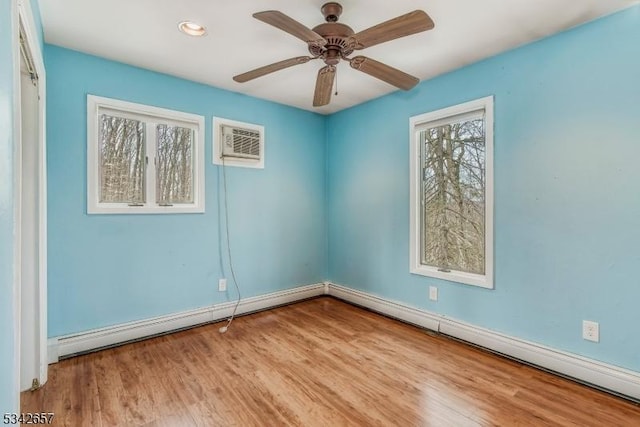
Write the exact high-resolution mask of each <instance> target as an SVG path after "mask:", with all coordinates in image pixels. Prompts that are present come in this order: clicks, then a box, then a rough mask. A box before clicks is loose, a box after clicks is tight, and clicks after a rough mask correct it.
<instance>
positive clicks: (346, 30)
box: [233, 2, 434, 107]
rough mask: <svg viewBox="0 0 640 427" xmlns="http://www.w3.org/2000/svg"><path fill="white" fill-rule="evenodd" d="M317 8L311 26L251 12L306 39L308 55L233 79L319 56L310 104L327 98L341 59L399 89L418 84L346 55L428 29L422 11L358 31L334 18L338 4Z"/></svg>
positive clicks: (275, 13) (380, 65)
mask: <svg viewBox="0 0 640 427" xmlns="http://www.w3.org/2000/svg"><path fill="white" fill-rule="evenodd" d="M320 11H321V12H322V15H324V18H325V20H326V23H324V24H320V25H318V26H316V27H314V28H313V29H312V30H311V29H309V28H307V27H305V26H304V25H302V24H301V23H299V22H298V21H296V20H294V19H293V18H290V17H288V16H287V15H285V14H284V13H282V12H279V11H277V10H267V11H264V12H258V13H254V14H253V17H254V18H256V19H258V20H260V21H262V22H265V23H267V24H270V25H273V26H274V27H276V28H279V29H281V30H282V31H286V32H287V33H289V34H291V35H293V36H295V37H297V38H299V39H301V40H302V41H304V42H305V43H307V45H308V47H309V52H310V53H311V55H312V56H298V57H295V58H290V59H285V60H284V61H280V62H276V63H273V64H270V65H265V66H264V67H260V68H256V69H255V70H251V71H248V72H246V73H243V74H239V75H237V76H235V77H233V80H235V81H236V82H239V83H244V82H248V81H249V80H253V79H255V78H258V77H262V76H264V75H266V74H270V73H273V72H275V71H279V70H283V69H285V68H288V67H292V66H294V65H298V64H304V63H307V62H309V61H311V60H312V59H322V60H323V61H324V63H325V64H326V65H325V66H324V67H322V68H321V69H320V71H318V78H317V80H316V89H315V94H314V96H313V106H314V107H320V106H323V105H327V104H328V103H329V101H330V100H331V91H332V88H333V81H334V78H335V75H336V65H337V64H338V62H340V60H341V59H343V60H345V61H347V62H349V65H350V66H351V68H354V69H356V70H358V71H362V72H363V73H366V74H369V75H370V76H373V77H376V78H378V79H380V80H382V81H385V82H387V83H389V84H391V85H393V86H396V87H398V88H400V89H403V90H409V89H411V88H413V87H414V86H415V85H417V84H418V82H419V81H420V80H419V79H418V78H417V77H414V76H412V75H409V74H407V73H405V72H403V71H400V70H398V69H396V68H393V67H390V66H389V65H386V64H383V63H382V62H378V61H376V60H374V59H371V58H368V57H366V56H361V55H358V56H354V57H351V58H350V57H349V55H351V54H352V53H353V51H354V50H361V49H365V48H367V47H371V46H374V45H377V44H380V43H384V42H388V41H390V40H395V39H398V38H401V37H405V36H409V35H411V34H416V33H420V32H422V31H427V30H431V29H432V28H433V27H434V23H433V20H432V19H431V18H430V17H429V15H427V14H426V13H425V12H424V11H422V10H414V11H413V12H409V13H407V14H405V15H401V16H398V17H396V18H393V19H390V20H388V21H385V22H383V23H381V24H378V25H375V26H373V27H371V28H367V29H366V30H363V31H360V32H359V33H355V32H354V31H353V30H352V29H351V27H349V26H347V25H345V24H342V23H339V22H338V18H339V17H340V14H341V13H342V6H340V4H338V3H335V2H330V3H326V4H324V5H323V6H322V8H321V9H320Z"/></svg>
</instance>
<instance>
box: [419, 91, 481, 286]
mask: <svg viewBox="0 0 640 427" xmlns="http://www.w3.org/2000/svg"><path fill="white" fill-rule="evenodd" d="M410 132H411V223H410V229H411V230H410V243H411V247H410V249H411V250H410V256H411V262H410V268H411V272H412V273H414V274H420V275H425V276H431V277H436V278H441V279H446V280H450V281H456V282H460V283H465V284H470V285H477V286H481V287H486V288H492V287H493V97H487V98H482V99H479V100H476V101H471V102H468V103H465V104H461V105H457V106H454V107H449V108H445V109H442V110H438V111H434V112H431V113H426V114H422V115H419V116H415V117H412V118H411V120H410Z"/></svg>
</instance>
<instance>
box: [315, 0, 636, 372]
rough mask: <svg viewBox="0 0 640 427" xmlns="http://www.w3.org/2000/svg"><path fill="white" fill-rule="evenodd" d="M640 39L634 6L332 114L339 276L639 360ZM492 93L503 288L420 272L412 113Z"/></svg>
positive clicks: (333, 240)
mask: <svg viewBox="0 0 640 427" xmlns="http://www.w3.org/2000/svg"><path fill="white" fill-rule="evenodd" d="M639 41H640V6H636V7H633V8H631V9H627V10H626V11H623V12H620V13H618V14H615V15H612V16H610V17H607V18H604V19H601V20H598V21H595V22H593V23H590V24H587V25H584V26H581V27H579V28H576V29H574V30H571V31H568V32H565V33H562V34H560V35H557V36H554V37H551V38H548V39H545V40H542V41H540V42H537V43H534V44H530V45H527V46H524V47H522V48H519V49H516V50H513V51H510V52H508V53H505V54H502V55H499V56H496V57H493V58H491V59H488V60H485V61H483V62H480V63H476V64H474V65H471V66H469V67H466V68H463V69H460V70H458V71H455V72H452V73H450V74H447V75H443V76H441V77H438V78H435V79H432V80H429V81H426V82H424V83H422V84H421V85H419V86H418V87H417V89H415V90H414V91H411V92H409V93H400V92H396V93H393V94H391V95H389V96H386V97H383V98H380V99H377V100H374V101H372V102H369V103H366V104H363V105H360V106H357V107H354V108H351V109H349V110H345V111H343V112H340V113H338V114H335V115H333V116H331V117H330V118H329V122H328V129H329V137H328V140H329V145H328V150H329V154H328V156H329V171H330V174H329V176H328V194H329V200H328V202H329V214H328V215H329V275H330V279H331V280H332V281H333V282H336V283H340V284H343V285H346V286H350V287H354V288H357V289H361V290H364V291H367V292H371V293H373V294H377V295H380V296H382V297H385V298H389V299H392V300H397V301H401V302H404V303H406V304H409V305H413V306H417V307H421V308H424V309H427V310H430V311H433V312H437V313H441V314H444V315H447V316H451V317H454V318H457V319H461V320H464V321H468V322H470V323H473V324H476V325H479V326H482V327H486V328H489V329H493V330H496V331H499V332H503V333H506V334H509V335H513V336H517V337H521V338H524V339H527V340H531V341H535V342H538V343H542V344H545V345H548V346H550V347H554V348H557V349H562V350H566V351H570V352H574V353H579V354H582V355H584V356H587V357H591V358H594V359H599V360H602V361H606V362H609V363H612V364H615V365H620V366H623V367H627V368H631V369H634V370H636V371H640V335H638V333H637V332H636V330H635V325H637V324H638V322H639V321H640V310H639V309H638V301H640V281H639V280H638V276H637V268H638V265H640V245H639V243H638V242H640V190H639V187H638V186H639V183H640V166H639V159H640V102H639V100H640V80H639V79H640V43H639ZM487 95H495V290H486V289H480V288H476V287H472V286H467V285H461V284H456V283H451V282H445V281H440V280H437V279H431V278H426V277H422V276H416V275H411V274H409V144H408V141H409V117H410V116H413V115H416V114H420V113H424V112H428V111H433V110H436V109H439V108H442V107H445V106H450V105H454V104H458V103H461V102H464V101H468V100H472V99H476V98H479V97H483V96H487ZM429 285H437V286H438V287H439V291H440V295H439V299H440V300H439V301H438V302H436V303H433V302H430V301H429V300H428V286H429ZM583 319H590V320H595V321H598V322H600V334H601V342H600V343H599V344H596V343H591V342H587V341H584V340H582V338H581V328H582V324H581V322H582V320H583Z"/></svg>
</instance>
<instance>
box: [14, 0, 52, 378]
mask: <svg viewBox="0 0 640 427" xmlns="http://www.w3.org/2000/svg"><path fill="white" fill-rule="evenodd" d="M12 2H16V3H15V4H16V9H14V10H15V12H14V13H12V20H13V25H12V28H13V35H12V45H13V65H14V67H13V70H14V79H13V96H14V115H13V120H14V137H15V140H14V141H15V142H14V144H15V149H14V164H15V167H14V183H15V184H14V207H15V211H14V214H15V220H14V221H15V243H14V245H15V247H14V250H15V253H14V316H15V324H16V325H17V328H16V341H17V342H16V346H15V352H16V364H17V366H16V368H17V369H16V375H17V384H18V387H19V386H20V369H21V367H20V361H21V356H20V347H21V338H22V331H23V328H34V329H35V330H36V331H37V332H36V333H37V334H38V335H39V339H38V347H39V349H38V350H39V355H38V361H39V369H38V373H37V379H38V381H39V382H40V384H41V385H42V384H44V383H45V382H46V381H47V373H48V358H47V165H46V159H47V157H46V153H47V151H46V93H47V91H46V74H45V67H44V58H43V55H42V49H41V46H40V40H39V34H38V32H36V28H37V27H36V24H35V19H34V15H33V10H32V8H31V3H30V1H29V0H12ZM20 25H22V28H23V30H24V35H25V38H26V40H25V41H26V43H27V46H28V48H29V50H30V52H31V56H32V59H33V64H34V66H35V70H36V73H37V74H38V96H39V97H40V100H39V102H38V140H37V145H38V146H37V151H38V170H37V171H34V176H33V178H34V179H37V181H38V220H37V221H38V224H37V233H38V266H37V269H38V282H37V283H36V287H37V289H36V292H35V293H36V294H37V295H38V301H37V305H38V307H37V310H36V313H37V314H36V318H35V319H33V323H32V324H29V325H22V324H21V314H20V313H21V304H22V301H21V289H22V283H21V269H22V259H21V258H22V257H21V251H22V242H21V230H22V208H21V205H22V130H21V128H22V126H21V122H22V117H21V93H20V92H21V89H20V37H19V35H18V34H19V28H20ZM19 388H20V387H19Z"/></svg>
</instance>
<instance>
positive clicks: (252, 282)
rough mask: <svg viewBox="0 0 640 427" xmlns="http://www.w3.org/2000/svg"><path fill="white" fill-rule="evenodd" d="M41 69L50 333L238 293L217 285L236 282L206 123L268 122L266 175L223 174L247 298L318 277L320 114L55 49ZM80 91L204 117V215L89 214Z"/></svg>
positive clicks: (323, 259)
mask: <svg viewBox="0 0 640 427" xmlns="http://www.w3.org/2000/svg"><path fill="white" fill-rule="evenodd" d="M45 65H46V67H47V78H48V79H47V80H48V81H47V87H48V91H47V112H48V113H47V114H48V115H47V139H48V141H47V143H48V150H49V151H48V159H47V162H48V168H49V177H48V178H49V185H48V188H49V195H48V196H49V200H48V202H49V335H50V336H58V335H63V334H69V333H74V332H78V331H82V330H88V329H92V328H98V327H102V326H107V325H112V324H117V323H122V322H127V321H131V320H136V319H143V318H148V317H151V316H158V315H163V314H168V313H174V312H178V311H182V310H188V309H194V308H198V307H204V306H208V305H211V304H214V303H220V302H223V301H226V300H229V299H234V298H235V293H234V292H233V286H232V284H231V282H229V292H228V293H227V294H225V293H219V292H218V290H217V287H218V279H219V278H220V277H224V276H226V277H228V278H229V279H230V277H231V276H230V273H229V270H228V268H225V269H224V270H223V269H222V267H221V265H220V252H221V246H220V245H221V243H220V242H221V239H222V237H223V232H222V230H221V229H220V228H219V223H220V221H219V217H220V215H219V198H218V197H219V196H220V195H221V173H220V172H221V169H220V168H219V167H218V166H214V165H213V164H212V162H211V119H212V116H219V117H224V118H228V119H233V120H240V121H244V122H250V123H257V124H262V125H264V126H265V134H266V149H265V150H266V151H265V155H266V157H265V161H266V166H265V169H263V170H255V169H246V168H228V169H227V179H228V188H229V209H230V214H231V220H230V233H231V248H232V250H233V257H234V267H235V271H236V274H237V278H238V282H239V284H240V286H241V289H242V296H243V297H250V296H254V295H260V294H265V293H268V292H274V291H277V290H281V289H286V288H291V287H294V286H299V285H303V284H309V283H317V282H320V281H322V280H323V279H325V277H326V274H325V268H326V265H327V255H326V253H327V247H326V242H325V240H324V239H325V236H326V218H325V214H324V212H325V210H324V200H325V197H324V191H325V184H324V178H325V163H326V158H325V157H326V156H325V154H326V147H325V118H324V117H323V116H320V115H318V114H314V113H310V112H306V111H303V110H299V109H295V108H290V107H286V106H282V105H279V104H274V103H271V102H267V101H262V100H258V99H255V98H251V97H247V96H243V95H239V94H237V93H232V92H227V91H224V90H220V89H216V88H212V87H210V86H205V85H201V84H196V83H192V82H188V81H185V80H181V79H178V78H174V77H170V76H167V75H162V74H158V73H154V72H151V71H147V70H143V69H139V68H134V67H131V66H127V65H124V64H120V63H116V62H112V61H108V60H105V59H100V58H97V57H93V56H89V55H85V54H81V53H78V52H74V51H70V50H67V49H63V48H60V47H56V46H51V45H45ZM87 94H94V95H99V96H106V97H110V98H117V99H123V100H127V101H131V102H137V103H142V104H147V105H153V106H158V107H162V108H170V109H175V110H179V111H186V112H189V113H195V114H200V115H203V116H205V119H206V131H207V137H206V213H205V214H188V215H87V214H86V192H87V191H86V182H85V181H86V179H85V177H86V132H87V131H86V121H87V118H86V114H87V113H86V95H87ZM222 248H224V246H223V247H222ZM223 254H224V251H223ZM225 266H226V257H225Z"/></svg>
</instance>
